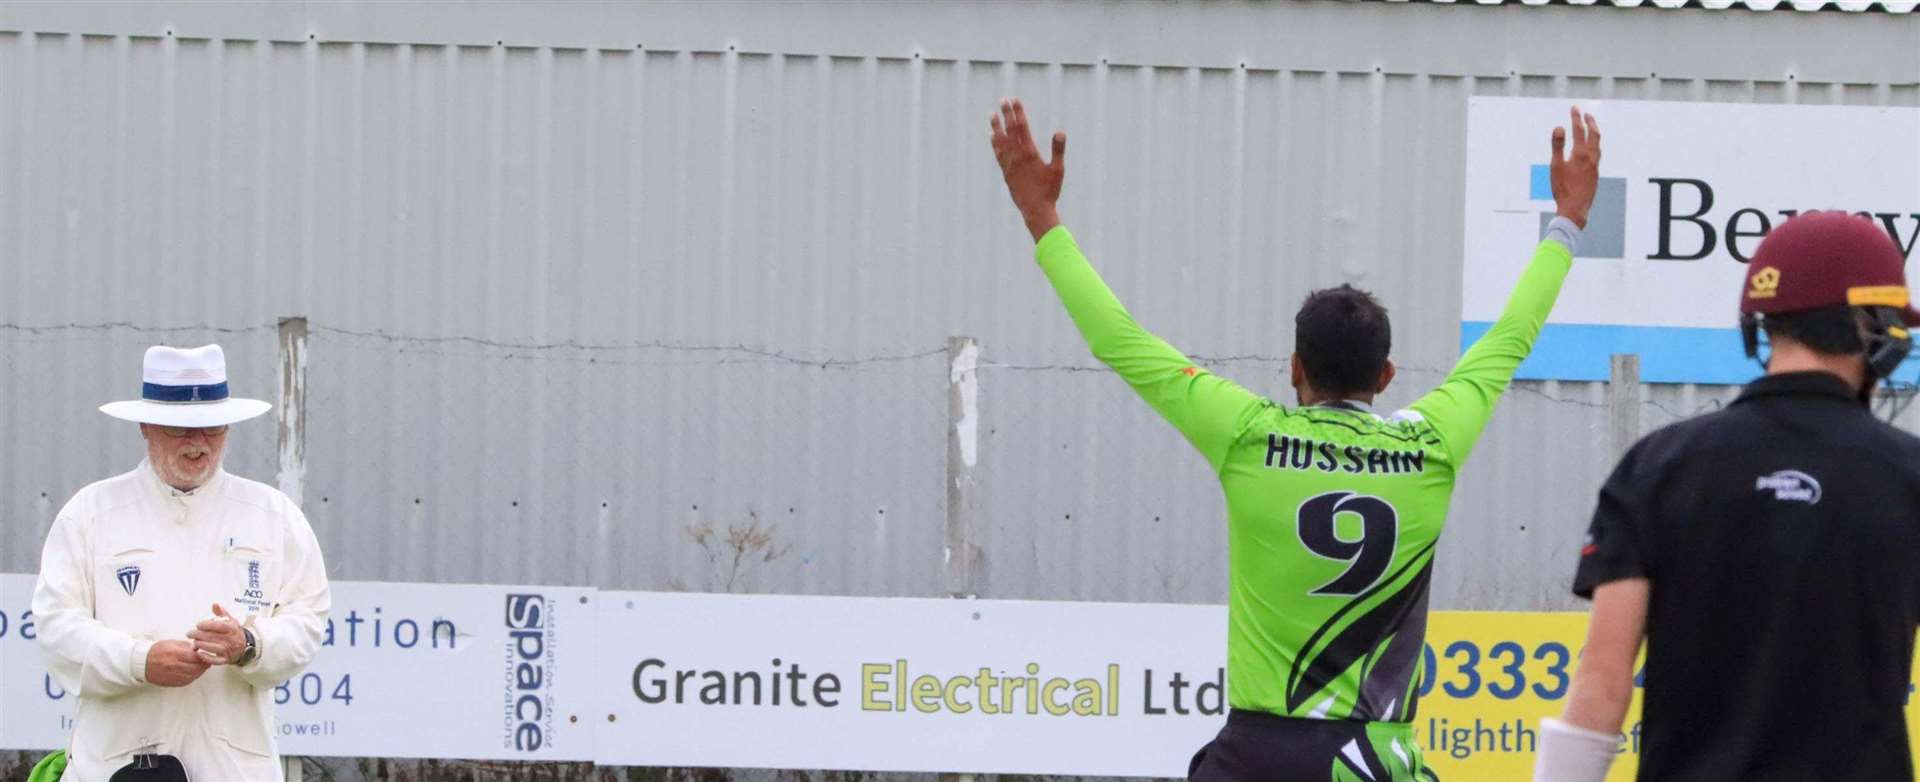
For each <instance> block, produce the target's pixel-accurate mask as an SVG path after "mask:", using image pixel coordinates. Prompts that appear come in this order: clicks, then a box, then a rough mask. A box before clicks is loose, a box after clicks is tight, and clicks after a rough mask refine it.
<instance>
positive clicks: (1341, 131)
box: [0, 2, 1920, 609]
mask: <svg viewBox="0 0 1920 782" xmlns="http://www.w3.org/2000/svg"><path fill="white" fill-rule="evenodd" d="M0 31H5V32H0V308H3V309H0V363H3V365H4V367H5V371H4V373H0V374H3V377H0V394H4V395H5V399H6V400H7V404H6V405H5V407H4V409H0V444H4V447H5V448H6V453H7V456H6V457H5V459H6V462H5V467H4V469H0V570H5V571H16V572H20V571H25V572H30V571H31V570H32V569H34V567H35V562H36V561H37V552H38V548H39V544H40V539H41V536H42V535H43V534H44V530H45V528H46V525H47V523H48V522H49V521H50V519H51V516H52V513H53V512H54V510H55V509H57V507H58V504H59V503H60V502H61V501H63V500H64V498H65V497H66V496H68V495H70V494H71V493H72V492H73V491H74V490H75V489H77V488H79V487H80V486H81V485H83V484H84V483H86V482H87V481H89V480H93V479H96V478H100V477H104V476H106V475H108V474H111V473H112V472H115V471H119V470H123V469H126V468H128V467H130V466H131V465H132V464H133V462H134V461H135V460H136V459H137V458H138V451H137V440H136V439H135V436H134V434H133V432H132V431H131V427H129V426H126V425H121V424H117V423H115V422H112V421H111V420H109V419H106V418H105V417H104V416H101V415H99V414H98V413H96V412H93V406H94V405H97V404H98V403H100V402H103V401H107V400H109V399H115V398H122V397H125V396H127V395H129V394H131V393H132V392H133V390H134V389H135V388H136V386H135V382H136V380H135V374H134V373H135V372H136V371H137V362H138V360H139V355H140V350H141V349H142V348H143V347H144V346H145V345H147V344H149V343H151V342H154V341H168V342H173V343H194V344H197V343H199V342H202V341H210V340H218V341H221V342H223V343H224V344H225V345H226V346H227V348H228V351H229V356H230V359H231V361H232V362H233V364H234V368H235V372H236V378H235V379H236V385H237V387H238V388H240V390H241V391H242V392H250V393H251V394H253V395H257V396H262V397H265V398H272V395H273V394H274V383H275V378H276V371H277V370H276V366H275V362H276V354H275V334H274V325H273V324H274V322H275V320H276V318H278V317H280V316H287V315H302V316H306V317H308V318H309V319H310V322H311V324H312V328H313V337H312V340H311V344H310V370H309V371H310V378H309V382H310V390H309V393H310V394H311V396H310V399H309V411H308V415H309V424H310V427H311V430H310V432H309V439H308V446H307V456H308V472H307V482H306V492H305V500H306V507H307V510H308V513H309V514H310V516H311V517H312V518H313V520H314V523H315V526H316V528H317V529H318V530H319V532H320V536H321V539H322V543H323V545H324V547H325V549H326V552H327V556H328V559H329V566H330V567H329V570H330V572H331V574H332V575H333V576H334V577H335V578H341V579H386V580H427V581H490V582H515V581H518V582H538V583H558V584H593V585H598V586H602V587H609V588H644V589H696V590H721V589H733V590H737V591H764V592H797V593H821V594H859V595H922V596H924V595H932V594H941V593H942V584H943V582H942V574H943V562H944V545H945V540H946V537H945V523H946V522H945V509H944V503H945V497H946V495H945V480H946V473H945V470H946V461H945V457H946V427H947V389H948V384H949V366H948V361H947V357H946V352H945V346H946V340H947V339H948V338H949V337H950V336H956V335H965V336H971V337H975V338H977V339H979V340H980V343H981V345H982V349H983V354H984V358H983V367H982V373H981V414H982V427H981V429H980V432H981V438H982V439H981V445H980V466H979V470H978V473H977V477H978V479H979V481H980V499H981V503H982V507H981V515H980V517H979V518H980V519H982V522H981V523H982V530H981V532H980V540H981V543H982V546H983V571H982V575H981V576H980V580H979V582H978V583H979V585H980V593H981V594H982V595H984V596H988V597H1002V598H1033V599H1070V600H1127V601H1182V602H1191V601H1206V602H1222V601H1223V600H1224V594H1225V592H1224V586H1225V572H1224V566H1225V557H1224V554H1225V551H1224V546H1225V537H1224V530H1223V529H1222V523H1221V519H1222V505H1221V502H1220V499H1219V498H1218V496H1217V491H1216V489H1215V488H1214V486H1213V484H1212V482H1211V481H1210V479H1209V478H1208V475H1207V472H1206V471H1205V470H1204V469H1203V467H1202V460H1201V459H1200V458H1199V457H1197V456H1196V455H1194V454H1192V453H1190V452H1189V451H1188V450H1187V449H1186V448H1185V446H1184V444H1183V442H1182V441H1181V440H1180V439H1179V438H1178V436H1177V435H1175V434H1174V433H1173V432H1172V431H1171V430H1170V429H1169V428H1167V427H1166V426H1164V425H1163V424H1161V423H1160V422H1159V421H1158V420H1156V419H1154V418H1153V416H1152V414H1151V413H1150V412H1149V411H1148V410H1147V409H1146V408H1145V407H1144V406H1143V405H1141V404H1139V403H1138V402H1137V401H1136V400H1135V399H1134V398H1132V397H1131V395H1130V393H1129V392H1128V391H1127V390H1126V389H1125V387H1124V386H1123V384H1121V383H1120V382H1119V381H1118V380H1117V379H1115V378H1113V377H1112V376H1111V375H1109V374H1106V373H1105V372H1103V371H1101V370H1099V369H1098V367H1097V366H1096V365H1095V364H1094V363H1093V362H1092V361H1091V360H1090V359H1089V358H1088V357H1087V356H1086V354H1085V352H1084V349H1083V347H1082V345H1081V344H1080V342H1079V341H1078V339H1077V338H1076V336H1075V334H1074V333H1073V331H1072V329H1071V326H1070V324H1069V323H1068V321H1067V319H1066V318H1065V317H1064V315H1063V314H1062V313H1061V312H1060V311H1059V308H1058V306H1057V305H1056V304H1055V302H1054V301H1053V299H1052V297H1051V294H1050V292H1049V290H1048V289H1047V287H1046V285H1045V283H1044V280H1043V279H1042V278H1041V276H1040V275H1039V273H1038V272H1037V271H1036V270H1035V269H1034V268H1033V267H1032V265H1031V260H1030V250H1029V245H1028V242H1027V239H1026V236H1025V234H1024V231H1023V230H1022V228H1021V226H1020V224H1019V221H1018V219H1017V217H1016V216H1015V215H1014V213H1013V211H1012V210H1011V209H1010V208H1009V207H1008V205H1007V204H1006V202H1005V196H1004V189H1003V188H1002V186H1001V185H1000V183H999V181H998V176H997V171H996V170H995V168H994V166H993V163H992V161H991V158H990V156H989V154H988V150H987V148H986V134H985V128H986V116H987V113H988V112H989V111H990V110H991V108H992V106H993V103H994V100H995V99H996V98H997V97H999V96H1001V95H1004V94H1018V95H1021V96H1023V97H1025V98H1026V99H1028V101H1029V102H1030V104H1031V106H1032V107H1033V109H1034V113H1035V117H1036V122H1037V124H1038V125H1039V126H1040V127H1041V128H1042V129H1051V128H1054V127H1060V128H1064V129H1066V130H1068V131H1069V134H1070V137H1071V142H1070V145H1069V148H1070V153H1069V175H1068V183H1067V188H1066V191H1067V192H1066V197H1065V199H1064V202H1063V205H1062V209H1063V212H1064V213H1065V215H1066V218H1067V220H1068V222H1069V224H1070V225H1071V226H1072V227H1073V228H1074V229H1075V231H1076V233H1077V234H1078V235H1079V236H1080V238H1081V240H1082V242H1083V244H1084V245H1085V246H1086V247H1087V248H1088V250H1089V252H1090V253H1091V254H1092V256H1093V257H1094V259H1095V262H1096V263H1097V264H1098V265H1099V266H1100V268H1102V269H1103V270H1104V271H1105V273H1106V274H1107V276H1108V279H1109V281H1110V282H1111V283H1112V284H1113V285H1114V287H1115V288H1116V289H1117V290H1118V291H1119V292H1120V293H1121V295H1122V297H1123V298H1124V299H1125V300H1126V301H1127V302H1128V303H1129V304H1130V305H1131V307H1132V308H1133V310H1134V312H1135V314H1136V315H1137V316H1138V317H1139V318H1140V320H1141V321H1142V322H1144V323H1146V324H1148V325H1149V327H1151V328H1154V329H1156V330H1157V331H1159V332H1160V333H1162V334H1163V335H1164V336H1166V337H1167V338H1169V339H1170V340H1171V341H1173V342H1174V343H1175V344H1177V345H1180V346H1182V347H1184V348H1185V349H1187V350H1188V351H1189V352H1190V353H1193V354H1195V355H1197V356H1200V357H1203V359H1204V360H1205V361H1207V362H1208V363H1209V364H1210V365H1211V366H1213V367H1214V368H1216V369H1217V370H1218V371H1220V372H1221V373H1223V374H1227V375H1229V376H1232V377H1235V378H1237V379H1239V380H1241V381H1242V382H1244V383H1246V384H1248V385H1249V386H1251V387H1254V388H1257V389H1262V390H1265V391H1267V392H1268V393H1271V394H1275V395H1285V394H1287V393H1288V390H1287V389H1286V387H1285V383H1284V380H1283V378H1284V377H1285V364H1284V358H1285V355H1286V353H1287V352H1288V350H1287V347H1286V346H1288V345H1290V344H1291V340H1292V333H1291V327H1290V315H1291V313H1292V310H1293V307H1294V306H1295V305H1297V303H1298V300H1299V298H1300V296H1301V295H1303V294H1304V292H1305V291H1307V290H1308V289H1310V288H1313V287H1320V286H1325V285H1329V284H1335V283H1338V282H1341V281H1351V282H1355V283H1357V284H1360V285H1362V286H1365V287H1368V288H1371V289H1373V290H1375V291H1376V292H1377V293H1378V294H1380V295H1381V297H1382V298H1383V299H1384V300H1385V302H1386V303H1387V304H1388V306H1389V307H1390V308H1391V309H1392V311H1393V313H1394V317H1395V319H1396V323H1397V325H1398V328H1397V329H1396V331H1397V332H1398V334H1399V335H1400V339H1399V344H1397V345H1396V346H1395V357H1396V359H1397V360H1398V361H1399V362H1400V363H1401V365H1402V367H1403V371H1402V373H1401V378H1402V379H1401V380H1400V381H1399V382H1398V383H1397V384H1396V387H1395V388H1394V389H1393V390H1392V391H1391V392H1390V393H1389V394H1388V395H1387V399H1386V400H1385V401H1386V402H1388V403H1405V402H1407V401H1410V400H1411V399H1412V398H1413V396H1414V395H1415V394H1416V393H1417V392H1418V391H1419V390H1421V389H1423V388H1425V387H1428V386H1430V385H1432V384H1433V383H1435V382H1437V381H1438V379H1439V378H1440V376H1441V374H1442V373H1443V372H1444V371H1445V369H1446V367H1447V366H1448V365H1449V363H1450V362H1451V361H1452V360H1453V359H1454V358H1455V356H1456V355H1457V334H1458V321H1459V309H1458V308H1459V303H1458V302H1459V299H1460V295H1459V294H1460V273H1459V269H1460V267H1461V259H1460V253H1461V249H1460V248H1461V246H1462V236H1461V227H1460V225H1461V219H1460V215H1461V214H1462V211H1463V206H1462V202H1461V198H1462V196H1461V193H1462V190H1463V176H1464V173H1463V167H1464V138H1463V137H1464V133H1465V120H1466V99H1467V98H1468V97H1469V96H1471V95H1534V96H1563V97H1568V98H1572V99H1579V98H1591V97H1604V98H1621V99H1629V98H1630V99H1661V100H1667V99H1675V100H1714V101H1731V102H1769V103H1780V102H1785V103H1835V104H1870V105H1899V106H1914V105H1920V15H1890V14H1880V13H1874V14H1865V15H1856V14H1841V13H1833V12H1822V13H1811V14H1800V13H1790V12H1775V13H1752V12H1746V11H1727V12H1718V13H1716V12H1707V11H1697V10H1694V11H1660V10H1654V9H1640V10H1622V9H1613V8H1604V7H1588V8H1569V7H1549V8H1523V7H1510V6H1509V7H1490V8H1488V7H1446V6H1432V5H1424V4H1411V5H1402V4H1380V3H1331V2H1311V3H1260V4H1242V3H1219V4H1204V5H1202V4H1186V3H1182V4H1161V3H1154V4H1145V3H1091V2H1043V3H1034V4H1021V5H1001V4H994V5H970V4H964V3H925V4H922V3H915V4H898V5H894V4H888V5H880V4H845V3H794V4H781V5H772V4H751V5H747V6H738V5H728V4H680V3H656V4H624V5H613V4H570V5H557V6H534V5H521V4H479V5H473V6H461V7H446V6H431V5H410V6H396V5H388V4H379V3H342V4H313V5H295V6H275V5H270V4H260V3H227V4H209V5H164V6H147V5H126V4H67V5H59V4H34V3H28V4H18V5H9V6H4V7H0ZM1541 132H1542V134H1543V135H1544V134H1545V132H1546V128H1542V129H1541ZM1605 393H1606V392H1605V388H1604V386H1601V385H1593V384H1558V383H1544V384H1541V383H1530V384H1522V385H1521V386H1520V387H1518V388H1516V389H1515V391H1514V392H1513V393H1512V394H1511V395H1510V397H1509V398H1508V400H1507V401H1506V402H1505V403H1504V406H1503V408H1502V409H1501V411H1500V413H1499V414H1498V415H1497V416H1496V418H1495V420H1494V423H1493V425H1492V427H1491V429H1490V431H1489V433H1488V436H1487V440H1486V441H1485V444H1484V445H1482V446H1481V447H1480V448H1479V449H1478V450H1477V451H1476V455H1475V458H1474V461H1473V463H1472V464H1471V465H1470V468H1469V469H1468V470H1467V472H1466V474H1465V476H1464V478H1463V479H1462V480H1461V483H1460V490H1459V495H1458V497H1457V499H1456V502H1455V504H1454V511H1453V518H1452V526H1451V529H1450V532H1449V533H1448V537H1447V538H1446V540H1445V542H1444V543H1443V544H1442V554H1441V565H1440V566H1439V577H1438V580H1437V582H1436V589H1437V594H1436V605H1437V606H1438V607H1442V608H1498V609H1523V608H1558V607H1569V606H1571V605H1572V602H1571V601H1569V600H1568V599H1566V598H1565V597H1563V595H1564V591H1565V589H1564V587H1565V584H1566V582H1567V580H1568V573H1569V570H1570V567H1571V564H1572V549H1573V547H1574V545H1575V541H1576V540H1578V537H1579V534H1580V532H1581V531H1582V530H1583V529H1584V525H1585V515H1586V513H1587V510H1588V509H1589V507H1590V503H1591V495H1592V491H1593V488H1594V487H1595V486H1596V485H1597V482H1598V480H1599V478H1600V477H1601V476H1602V475H1603V474H1604V473H1605V471H1606V469H1607V467H1608V466H1609V464H1610V462H1611V458H1612V448H1613V445H1612V443H1611V442H1610V440H1609V438H1608V434H1607V431H1608V430H1607V410H1606V409H1605V406H1604V400H1605ZM1729 396H1730V392H1729V390H1728V389H1724V388H1691V387H1658V388H1648V389H1646V399H1645V403H1644V407H1643V413H1644V415H1643V420H1644V421H1645V423H1646V424H1647V426H1649V427H1651V426H1653V425H1657V424H1660V423H1664V422H1666V421H1670V420H1674V419H1675V418H1677V417H1680V416H1684V415H1688V414H1692V413H1695V412H1698V411H1700V410H1704V409H1710V408H1711V407H1712V406H1714V405H1716V404H1719V403H1721V402H1723V401H1724V400H1725V399H1727V398H1728V397H1729ZM232 449H233V452H234V453H233V457H232V462H231V465H232V467H233V468H234V470H235V471H236V472H239V473H241V474H244V475H248V476H251V477H255V478H259V479H262V480H268V481H271V480H272V476H273V470H274V455H273V450H274V434H273V428H272V426H271V425H270V424H267V423H261V424H257V425H253V426H250V427H248V428H245V429H243V430H239V431H238V432H237V433H236V436H235V437H234V438H233V442H232ZM756 522H757V523H759V524H760V525H761V526H760V527H759V528H758V529H760V530H762V531H765V532H768V533H769V535H768V539H767V540H765V541H753V542H748V543H747V544H746V545H745V546H744V549H745V550H746V553H747V556H744V557H741V558H740V561H739V563H738V564H736V562H735V557H734V552H733V551H732V549H730V548H729V547H728V546H727V545H726V544H725V541H724V538H725V536H726V534H727V531H728V530H729V529H730V528H744V527H746V526H747V525H749V524H753V523H756ZM701 530H710V531H712V532H713V533H714V534H713V535H706V534H703V533H702V532H701Z"/></svg>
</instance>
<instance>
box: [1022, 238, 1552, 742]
mask: <svg viewBox="0 0 1920 782" xmlns="http://www.w3.org/2000/svg"><path fill="white" fill-rule="evenodd" d="M1035 254H1036V256H1037V257H1038V259H1039V263H1040V267H1041V269H1043V270H1044V271H1045V272H1046V275H1047V279H1048V280H1049V281H1050V282H1052V284H1053V287H1054V290H1055V291H1056V292H1057V293H1058V294H1059V296H1060V301H1061V303H1063V304H1064V305H1066V309H1067V313H1068V314H1069V315H1071V316H1072V318H1073V322H1074V325H1076V326H1077V327H1079V329H1080V333H1081V335H1082V336H1083V337H1085V338H1086V341H1087V345H1088V346H1089V347H1090V348H1091V349H1092V351H1093V355H1094V356H1095V357H1096V358H1098V359H1099V360H1100V361H1102V362H1103V363H1105V364H1106V365H1107V366H1109V367H1111V368H1112V369H1113V370H1114V371H1115V372H1117V373H1118V374H1119V375H1120V376H1121V377H1122V378H1123V379H1125V380H1126V381H1127V383H1128V384H1129V385H1131V386H1133V389H1134V391H1136V392H1138V393H1139V394H1140V396H1141V397H1142V398H1144V399H1145V400H1146V401H1147V404H1149V405H1151V406H1152V407H1153V409H1154V410H1155V411H1157V412H1158V413H1159V414H1160V415H1161V416H1162V417H1164V418H1166V419H1167V421H1168V422H1170V423H1172V424H1173V426H1174V428H1176V429H1178V430H1180V433H1181V434H1183V435H1185V436H1186V438H1187V440H1188V442H1191V443H1192V444H1193V447H1195V448H1197V449H1199V451H1200V453H1201V454H1203V455H1205V456H1206V458H1207V461H1208V463H1209V464H1211V465H1212V466H1213V468H1214V471H1215V472H1216V473H1217V474H1218V476H1219V479H1220V486H1221V488H1222V489H1223V490H1224V491H1225V493H1226V500H1227V525H1228V553H1229V559H1230V566H1229V580H1230V581H1231V592H1230V594H1229V597H1228V616H1229V623H1228V644H1227V671H1228V675H1227V682H1228V685H1227V686H1228V702H1229V703H1230V704H1231V705H1232V706H1233V707H1234V708H1238V709H1250V710H1256V711H1263V712H1269V713H1273V714H1279V715H1285V716H1290V717H1307V718H1321V719H1343V720H1363V721H1379V722H1400V723H1404V722H1408V721H1411V720H1412V719H1413V715H1414V701H1415V699H1416V694H1415V690H1416V687H1417V684H1418V682H1419V677H1420V668H1421V660H1422V654H1421V649H1422V644H1423V642H1424V640H1425V635H1426V621H1427V620H1426V617H1427V592H1428V579H1429V577H1430V575H1431V573H1432V565H1433V550H1434V544H1435V542H1436V541H1437V540H1438V539H1439V537H1440V530H1441V528H1442V527H1443V526H1444V525H1445V523H1446V515H1447V504H1448V500H1449V499H1450V497H1451V496H1452V494H1453V486H1454V477H1455V475H1456V473H1457V471H1458V470H1459V467H1460V465H1461V464H1462V463H1464V462H1465V461H1466V459H1467V454H1468V453H1469V452H1470V451H1472V449H1473V444H1474V441H1475V440H1477V439H1479V437H1480V432H1481V430H1482V429H1483V428H1484V427H1485V426H1486V424H1487V419H1488V418H1489V417H1490V416H1491V415H1492V414H1493V407H1494V403H1495V402H1496V401H1498V399H1499V398H1500V394H1501V392H1503V391H1505V390H1506V387H1507V384H1508V383H1509V381H1511V380H1512V378H1513V373H1514V370H1515V369H1517V368H1518V367H1519V365H1520V362H1521V361H1522V360H1524V359H1525V358H1526V356H1527V353H1528V352H1529V351H1530V350H1531V349H1532V347H1533V341H1534V339H1535V338H1536V337H1537V336H1538V335H1539V334H1540V329H1541V327H1542V325H1544V324H1545V322H1546V319H1547V314H1548V312H1549V311H1551V310H1552V308H1553V303H1554V299H1555V298H1556V297H1558V296H1559V293H1560V284H1561V282H1562V280H1564V279H1565V277H1566V274H1567V271H1568V269H1569V268H1570V267H1571V264H1572V261H1573V257H1572V253H1571V252H1570V251H1569V249H1568V248H1567V246H1566V245H1564V244H1562V243H1560V242H1558V241H1554V240H1551V239H1549V240H1546V241H1542V242H1541V243H1540V245H1539V247H1538V249H1536V250H1535V251H1534V256H1533V262H1532V263H1531V264H1530V265H1529V266H1528V267H1527V270H1526V272H1525V273H1524V274H1523V275H1522V276H1521V278H1520V282H1519V284H1518V285H1517V286H1516V287H1515V289H1514V292H1513V297H1512V299H1511V300H1510V301H1509V302H1508V303H1507V307H1506V311H1505V312H1503V313H1502V314H1501V316H1500V320H1499V321H1498V322H1497V323H1495V324H1494V326H1493V328H1492V329H1491V330H1490V331H1488V332H1487V334H1486V335H1485V336H1483V337H1482V338H1481V339H1480V341H1479V342H1477V343H1475V344H1474V345H1473V347H1472V348H1471V349H1469V350H1468V351H1467V353H1466V355H1464V356H1462V357H1461V359H1460V363H1459V364H1458V365H1456V366H1455V367H1454V369H1453V371H1452V372H1451V373H1450V374H1448V376H1447V379H1446V381H1445V382H1443V383H1441V385H1440V387H1438V388H1436V389H1434V390H1433V391H1431V392H1429V393H1428V394H1427V395H1425V396H1423V397H1421V398H1420V400H1419V401H1417V402H1415V403H1414V404H1413V405H1412V407H1410V408H1409V409H1407V410H1404V411H1401V412H1398V413H1395V414H1393V415H1392V416H1390V417H1387V418H1381V417H1378V416H1375V415H1373V414H1371V413H1367V412H1363V411H1357V410H1349V409H1340V408H1331V407H1288V406H1286V405H1282V404H1279V403H1276V402H1274V401H1272V400H1268V399H1263V398H1261V397H1259V396H1256V395H1254V394H1253V393H1251V392H1249V391H1247V390H1246V389H1244V388H1241V387H1240V386H1238V385H1236V384H1234V383H1233V382H1232V381H1230V380H1227V379H1226V378H1223V377H1219V376H1217V375H1215V374H1213V373H1211V372H1208V371H1207V370H1205V369H1203V368H1200V367H1198V366H1195V365H1194V363H1193V362H1192V361H1190V360H1188V359H1187V357H1186V356H1185V355H1182V354H1181V353H1180V351H1178V350H1175V349H1174V348H1173V346H1171V345H1168V344H1167V343H1166V342H1164V341H1162V340H1161V339H1159V338H1158V337H1155V336H1154V335H1152V334H1150V333H1148V332H1147V330H1146V329H1143V328H1141V327H1140V324H1138V323H1135V322H1134V320H1133V317H1132V316H1131V315H1129V314H1127V310H1126V308H1125V307H1123V306H1121V304H1120V301H1119V299H1117V298H1115V297H1114V295H1113V292H1112V291H1111V290H1109V289H1108V288H1107V285H1106V283H1105V282H1103V281H1102V280H1101V279H1100V275H1099V274H1097V273H1096V272H1094V270H1093V267H1092V266H1090V265H1088V263H1087V260H1086V257H1085V256H1083V255H1081V253H1080V248H1079V246H1078V245H1077V244H1075V243H1074V240H1073V236H1072V235H1071V234H1070V233H1068V231H1067V229H1066V228H1065V227H1064V226H1062V227H1057V228H1054V229H1053V230H1052V231H1049V232H1048V233H1047V234H1046V235H1045V236H1043V237H1041V239H1040V243H1039V245H1038V246H1037V247H1036V248H1035Z"/></svg>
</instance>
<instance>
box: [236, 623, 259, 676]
mask: <svg viewBox="0 0 1920 782" xmlns="http://www.w3.org/2000/svg"><path fill="white" fill-rule="evenodd" d="M240 632H242V633H245V634H246V636H247V648H246V650H244V651H242V652H240V657H239V658H237V659H235V660H234V661H233V664H234V665H237V666H240V667H242V668H245V667H246V666H248V665H250V664H252V663H253V658H255V657H259V656H260V646H259V645H258V644H257V643H256V642H255V641H254V638H253V631H252V630H248V629H247V628H244V627H242V628H240Z"/></svg>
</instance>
